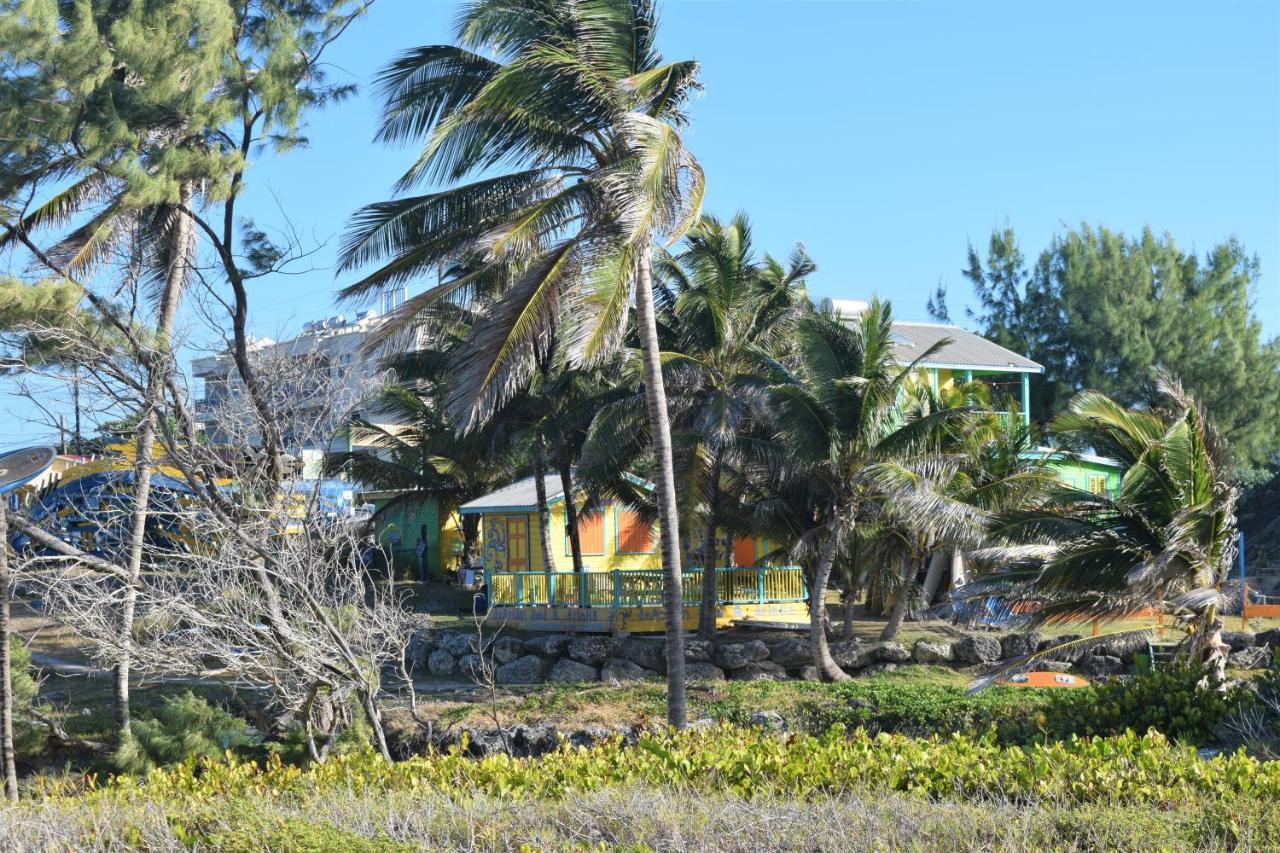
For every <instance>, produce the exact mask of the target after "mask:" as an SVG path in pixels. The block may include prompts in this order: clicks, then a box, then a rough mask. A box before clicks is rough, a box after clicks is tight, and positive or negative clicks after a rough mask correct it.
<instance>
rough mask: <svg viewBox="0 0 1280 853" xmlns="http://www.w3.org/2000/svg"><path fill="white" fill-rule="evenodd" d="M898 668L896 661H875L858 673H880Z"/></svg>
mask: <svg viewBox="0 0 1280 853" xmlns="http://www.w3.org/2000/svg"><path fill="white" fill-rule="evenodd" d="M897 668H898V665H897V664H896V663H873V664H871V666H868V667H866V668H864V669H863V670H862V671H861V672H859V673H858V675H879V674H880V673H882V672H893V671H894V670H895V669H897Z"/></svg>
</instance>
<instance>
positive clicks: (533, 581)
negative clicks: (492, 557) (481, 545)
mask: <svg viewBox="0 0 1280 853" xmlns="http://www.w3.org/2000/svg"><path fill="white" fill-rule="evenodd" d="M702 571H703V570H702V569H685V570H684V572H683V573H682V576H683V579H684V603H685V606H686V607H696V606H698V605H699V604H700V603H701V602H702ZM715 572H716V596H717V599H718V601H719V603H720V604H780V603H785V602H796V601H807V600H808V598H809V589H808V585H807V584H806V583H805V579H804V572H803V570H802V569H801V568H800V567H799V566H761V567H758V568H734V569H729V568H718V569H716V570H715ZM487 581H488V589H489V604H490V606H492V607H547V606H549V605H556V606H565V607H610V608H614V609H617V608H620V607H660V606H661V605H662V572H661V571H660V570H658V569H638V570H636V569H618V570H614V571H609V572H583V573H581V574H575V573H572V572H551V573H549V574H548V573H546V572H490V573H489V574H488V576H487Z"/></svg>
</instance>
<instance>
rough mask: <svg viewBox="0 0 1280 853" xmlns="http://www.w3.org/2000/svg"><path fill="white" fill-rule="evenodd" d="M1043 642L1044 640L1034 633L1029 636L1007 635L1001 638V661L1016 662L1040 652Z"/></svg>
mask: <svg viewBox="0 0 1280 853" xmlns="http://www.w3.org/2000/svg"><path fill="white" fill-rule="evenodd" d="M1043 640H1044V638H1043V637H1041V636H1040V634H1039V633H1037V632H1034V631H1033V632H1031V633H1029V634H1005V635H1004V636H1003V637H1001V638H1000V659H1001V660H1014V659H1015V658H1021V657H1026V656H1027V655H1029V654H1032V653H1033V652H1036V651H1039V649H1040V643H1041V641H1043Z"/></svg>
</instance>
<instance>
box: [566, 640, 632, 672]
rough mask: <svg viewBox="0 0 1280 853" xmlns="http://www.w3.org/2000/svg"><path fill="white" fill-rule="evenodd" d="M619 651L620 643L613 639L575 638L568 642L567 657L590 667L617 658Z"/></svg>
mask: <svg viewBox="0 0 1280 853" xmlns="http://www.w3.org/2000/svg"><path fill="white" fill-rule="evenodd" d="M621 650H622V643H621V642H620V641H618V640H615V639H614V638H613V637H575V638H574V639H572V640H570V641H569V657H571V658H573V659H574V660H576V661H577V662H578V663H585V664H589V665H591V666H599V665H600V664H602V663H604V662H605V661H607V660H608V659H609V658H612V657H617V655H618V652H619V651H621Z"/></svg>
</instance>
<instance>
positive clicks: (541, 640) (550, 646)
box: [524, 634, 570, 658]
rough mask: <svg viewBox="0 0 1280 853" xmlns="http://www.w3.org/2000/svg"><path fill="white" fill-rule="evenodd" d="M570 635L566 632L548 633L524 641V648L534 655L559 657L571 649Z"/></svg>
mask: <svg viewBox="0 0 1280 853" xmlns="http://www.w3.org/2000/svg"><path fill="white" fill-rule="evenodd" d="M569 639H570V638H569V637H568V636H567V635H565V634H547V635H545V636H542V637H534V638H533V639H530V640H525V641H524V650H525V651H526V652H529V653H530V654H534V655H542V656H543V657H549V658H558V657H560V656H561V655H563V654H564V653H565V652H566V651H568V650H569Z"/></svg>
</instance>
